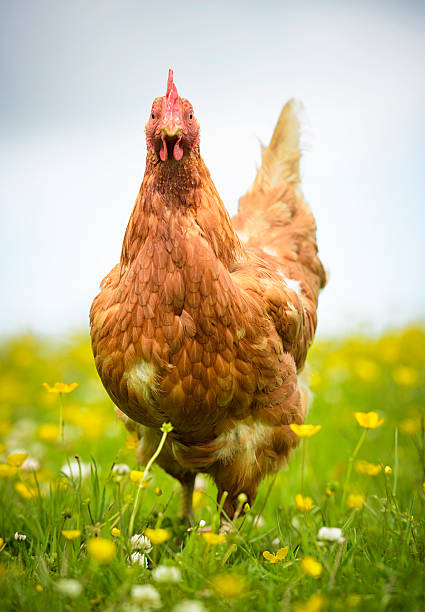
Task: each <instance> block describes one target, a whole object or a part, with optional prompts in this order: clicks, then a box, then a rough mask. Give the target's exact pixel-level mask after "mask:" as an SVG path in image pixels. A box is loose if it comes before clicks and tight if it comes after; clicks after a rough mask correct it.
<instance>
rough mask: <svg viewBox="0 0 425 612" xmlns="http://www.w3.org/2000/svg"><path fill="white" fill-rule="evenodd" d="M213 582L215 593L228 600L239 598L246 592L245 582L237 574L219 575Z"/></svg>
mask: <svg viewBox="0 0 425 612" xmlns="http://www.w3.org/2000/svg"><path fill="white" fill-rule="evenodd" d="M211 582H212V586H213V588H214V590H215V592H216V593H218V594H219V595H221V596H222V597H225V598H226V599H232V598H233V597H239V596H240V595H242V593H243V592H244V591H245V590H246V582H245V580H244V579H243V578H242V576H238V575H237V574H230V573H229V574H225V573H222V574H217V576H214V578H213V579H212V581H211Z"/></svg>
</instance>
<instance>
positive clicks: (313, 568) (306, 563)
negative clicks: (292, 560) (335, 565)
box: [301, 556, 323, 578]
mask: <svg viewBox="0 0 425 612" xmlns="http://www.w3.org/2000/svg"><path fill="white" fill-rule="evenodd" d="M301 569H302V571H303V572H304V574H306V575H307V576H311V577H312V578H318V577H319V576H320V574H321V573H322V571H323V568H322V564H321V563H319V561H316V559H315V558H314V557H310V556H307V557H304V558H303V559H301Z"/></svg>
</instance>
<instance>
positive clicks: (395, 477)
mask: <svg viewBox="0 0 425 612" xmlns="http://www.w3.org/2000/svg"><path fill="white" fill-rule="evenodd" d="M397 480H398V429H397V427H396V428H395V431H394V480H393V497H395V496H396V493H397Z"/></svg>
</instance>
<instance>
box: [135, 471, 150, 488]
mask: <svg viewBox="0 0 425 612" xmlns="http://www.w3.org/2000/svg"><path fill="white" fill-rule="evenodd" d="M143 476H144V472H141V471H140V470H131V472H130V480H131V482H134V484H137V485H141V486H142V489H146V487H148V486H149V482H150V479H151V476H148V477H147V479H146V480H145V481H144V482H143V484H142V480H143Z"/></svg>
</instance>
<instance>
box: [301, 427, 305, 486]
mask: <svg viewBox="0 0 425 612" xmlns="http://www.w3.org/2000/svg"><path fill="white" fill-rule="evenodd" d="M304 466H305V440H304V438H302V440H301V494H302V495H304Z"/></svg>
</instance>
